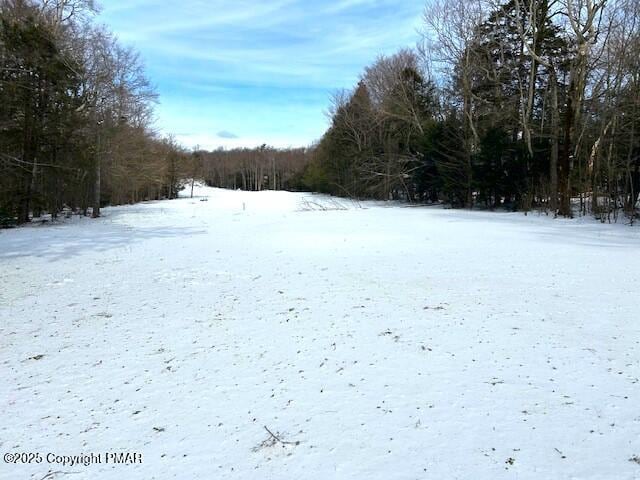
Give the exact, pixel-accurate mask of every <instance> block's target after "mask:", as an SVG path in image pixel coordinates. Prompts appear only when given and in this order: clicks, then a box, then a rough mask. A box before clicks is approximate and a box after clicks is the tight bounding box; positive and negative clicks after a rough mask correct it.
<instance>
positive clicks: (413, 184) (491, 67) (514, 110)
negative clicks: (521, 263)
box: [303, 0, 640, 221]
mask: <svg viewBox="0 0 640 480" xmlns="http://www.w3.org/2000/svg"><path fill="white" fill-rule="evenodd" d="M422 37H423V38H422V41H421V42H420V44H419V46H418V47H417V48H415V49H405V50H402V51H400V52H398V53H396V54H394V55H391V56H381V57H380V58H378V60H377V61H376V62H375V63H374V64H373V65H371V66H370V67H368V68H366V69H365V71H364V72H363V74H362V76H361V79H360V82H359V83H358V85H357V86H356V87H355V88H354V89H353V90H350V91H343V92H339V93H338V94H336V95H335V97H334V99H333V103H332V109H331V126H330V128H329V130H328V131H327V132H326V134H325V135H324V136H323V137H322V139H321V140H320V141H319V142H318V144H317V145H316V146H315V148H314V150H313V153H312V158H311V160H310V162H309V164H308V166H307V167H306V169H305V173H304V177H303V181H304V184H305V185H306V186H307V187H308V188H310V189H312V190H316V191H323V192H327V193H331V194H336V195H348V196H354V197H359V198H375V199H385V200H386V199H398V200H406V201H409V202H446V203H448V204H450V205H453V206H459V207H476V206H480V207H486V208H510V209H520V210H524V211H528V210H530V209H540V210H543V211H546V212H549V213H551V214H553V215H560V216H565V217H571V216H573V215H575V214H593V215H595V216H596V217H597V218H599V219H601V220H602V221H614V220H617V219H618V216H619V215H620V214H621V213H624V214H625V215H626V216H627V217H628V218H630V219H632V220H633V218H634V217H637V215H638V201H639V195H640V131H639V129H640V2H638V1H637V0H608V1H606V0H599V1H597V0H587V1H583V0H508V1H504V0H503V1H498V0H432V1H430V2H429V3H428V4H427V7H426V9H425V12H424V28H423V32H422Z"/></svg>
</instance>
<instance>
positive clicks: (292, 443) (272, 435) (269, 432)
mask: <svg viewBox="0 0 640 480" xmlns="http://www.w3.org/2000/svg"><path fill="white" fill-rule="evenodd" d="M264 429H265V430H266V431H267V433H268V434H269V435H271V437H272V438H273V439H274V440H275V441H276V442H280V443H281V444H283V445H300V442H299V441H297V442H285V441H284V440H282V439H281V438H280V437H278V436H277V435H276V434H275V433H273V432H272V431H271V430H269V429H268V428H267V426H266V425H264Z"/></svg>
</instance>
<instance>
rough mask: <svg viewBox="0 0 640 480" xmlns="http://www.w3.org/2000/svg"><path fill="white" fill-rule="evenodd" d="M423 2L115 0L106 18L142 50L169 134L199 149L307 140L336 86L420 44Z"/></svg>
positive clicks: (320, 125) (323, 123)
mask: <svg viewBox="0 0 640 480" xmlns="http://www.w3.org/2000/svg"><path fill="white" fill-rule="evenodd" d="M423 1H424V0H403V1H401V2H399V1H397V0H334V1H323V2H310V1H307V0H270V1H264V2H257V1H255V0H235V1H231V0H183V1H182V2H180V5H179V6H178V7H176V5H175V4H169V3H168V2H164V1H160V0H158V1H154V0H109V3H108V5H105V6H104V8H103V13H102V20H103V21H104V22H105V23H107V24H108V25H109V26H110V28H112V29H113V30H114V31H115V32H116V33H117V35H118V36H119V38H120V39H121V40H122V41H123V42H125V43H127V44H130V45H133V46H134V47H136V48H137V49H138V50H140V51H141V52H142V55H143V58H144V59H145V61H146V64H147V66H148V72H149V75H150V76H151V78H152V80H153V81H154V83H156V84H157V85H158V87H159V91H160V95H161V101H162V104H161V106H160V108H159V109H158V117H159V120H158V124H159V126H160V128H161V129H162V130H163V131H166V132H182V133H183V134H182V135H180V137H181V138H182V139H183V141H184V142H188V144H189V145H194V143H193V142H196V141H198V142H199V143H200V144H204V143H205V141H206V142H207V144H213V145H215V144H219V145H221V146H229V145H238V146H250V143H248V142H254V141H255V142H256V143H255V144H256V145H260V144H262V143H265V142H266V143H270V144H272V145H276V144H279V145H289V144H294V145H295V144H300V145H306V144H309V143H310V142H311V141H312V140H314V139H317V138H319V137H320V136H321V135H322V133H323V131H324V129H325V128H326V127H327V120H326V118H325V115H324V113H323V112H324V111H325V109H326V106H327V104H328V100H329V96H330V93H331V92H332V91H334V90H336V89H339V88H349V87H351V86H352V85H353V84H354V83H355V82H356V81H357V79H358V76H359V75H360V73H361V72H362V70H363V68H364V67H365V66H366V65H368V64H370V63H371V62H373V61H374V60H375V58H376V57H377V56H378V55H379V54H381V53H391V52H393V51H395V50H397V49H398V48H401V47H406V46H411V45H413V44H414V43H415V41H416V40H417V35H416V28H417V26H418V25H419V22H420V16H421V12H422V8H423ZM225 131H226V132H233V133H234V134H235V135H236V136H237V137H238V138H220V136H219V135H217V133H216V132H225ZM216 142H217V143H216Z"/></svg>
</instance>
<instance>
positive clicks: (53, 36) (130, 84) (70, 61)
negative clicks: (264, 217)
mask: <svg viewBox="0 0 640 480" xmlns="http://www.w3.org/2000/svg"><path fill="white" fill-rule="evenodd" d="M95 11H96V6H95V4H94V3H93V1H92V0H38V1H36V0H0V58H1V60H2V62H1V67H0V223H2V224H5V225H10V224H15V223H18V224H19V223H26V222H28V221H30V219H31V218H33V217H38V216H40V215H41V214H42V213H43V212H47V213H49V214H51V215H52V216H53V217H55V216H57V215H58V214H59V213H60V212H62V211H63V210H66V211H67V212H71V211H76V212H79V213H83V214H85V215H87V214H89V213H90V214H91V215H93V216H94V217H97V216H99V215H100V207H101V206H103V205H106V204H122V203H130V202H137V201H140V200H148V199H158V198H174V197H175V196H176V195H177V191H178V189H179V188H180V180H181V178H183V177H184V170H185V165H186V164H187V163H189V162H188V161H187V160H188V158H189V156H188V154H187V153H186V152H184V151H183V150H182V149H181V148H180V147H179V146H178V145H177V144H176V143H175V142H174V141H173V140H171V139H167V138H160V137H159V136H158V135H157V134H156V133H155V132H154V131H153V128H152V121H153V106H154V103H155V102H156V99H157V94H156V92H155V90H154V88H153V86H152V85H151V83H150V82H149V80H148V78H147V77H146V75H145V72H144V68H143V65H142V62H141V60H140V57H139V55H138V54H137V53H136V52H135V51H134V50H132V49H131V48H127V47H124V46H122V45H121V44H120V43H118V41H117V40H116V38H115V37H114V35H113V34H111V33H110V32H109V31H107V30H106V29H105V28H104V27H102V26H98V25H96V24H95V23H94V20H93V18H94V17H93V14H94V13H95Z"/></svg>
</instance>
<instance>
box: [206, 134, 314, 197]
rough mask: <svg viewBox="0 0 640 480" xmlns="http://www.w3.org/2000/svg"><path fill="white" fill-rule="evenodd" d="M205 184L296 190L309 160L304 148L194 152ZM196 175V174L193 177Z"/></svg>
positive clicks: (253, 189)
mask: <svg viewBox="0 0 640 480" xmlns="http://www.w3.org/2000/svg"><path fill="white" fill-rule="evenodd" d="M193 155H194V158H195V159H196V165H198V167H197V168H198V169H199V170H196V172H197V171H200V172H201V173H200V176H202V177H203V178H204V181H205V182H206V183H207V185H209V186H212V187H220V188H232V189H234V190H235V189H242V190H252V191H259V190H269V189H270V190H299V189H301V188H304V186H303V185H302V174H303V172H304V169H305V167H306V165H307V163H308V161H309V157H310V152H309V150H308V149H306V148H291V149H276V148H272V147H268V146H267V145H262V146H261V147H259V148H252V149H250V148H238V149H232V150H222V149H220V150H216V151H213V152H206V151H196V152H194V154H193ZM197 175H198V174H197V173H196V176H197Z"/></svg>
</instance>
